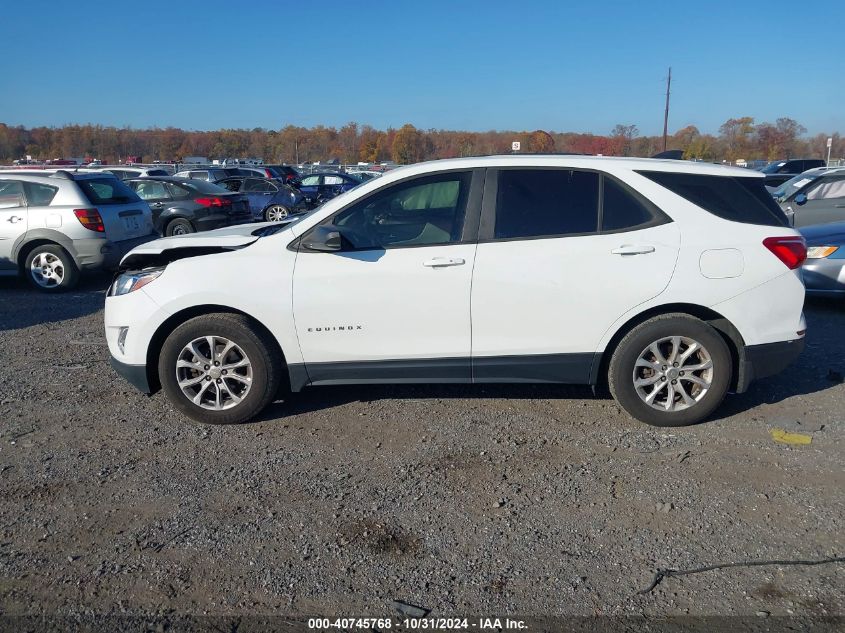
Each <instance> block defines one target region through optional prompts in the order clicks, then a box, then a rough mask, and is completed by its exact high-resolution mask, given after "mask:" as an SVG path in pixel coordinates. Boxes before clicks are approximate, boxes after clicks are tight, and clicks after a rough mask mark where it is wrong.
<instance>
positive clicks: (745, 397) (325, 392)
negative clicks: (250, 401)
mask: <svg viewBox="0 0 845 633" xmlns="http://www.w3.org/2000/svg"><path fill="white" fill-rule="evenodd" d="M805 314H806V318H807V329H808V334H807V347H806V349H805V350H804V352H803V353H802V354H801V356H800V357H799V358H798V359H797V360H796V361H795V362H794V363H793V364H792V365H790V366H789V367H788V368H787V369H785V370H784V371H783V372H782V373H780V374H778V375H776V376H772V377H770V378H765V379H763V380H760V381H757V382H754V383H752V385H751V387H750V388H749V390H748V391H747V392H745V393H742V394H731V395H729V396H728V397H727V398H726V399H725V402H724V403H723V404H722V406H721V407H719V409H717V411H716V413H715V414H714V415H713V416H711V417H710V418H709V419H708V420H706V421H705V422H704V424H706V423H707V422H714V421H717V420H722V419H725V418H729V417H731V416H734V415H737V414H741V413H743V412H745V411H748V410H750V409H753V408H755V407H758V406H760V405H763V404H774V403H778V402H781V401H783V400H786V399H788V398H792V397H796V396H803V395H809V394H812V393H816V392H820V391H825V390H827V389H831V388H833V387H835V386H837V385H838V384H839V383H840V382H841V381H842V375H843V374H845V337H843V336H842V335H841V333H842V332H845V304H843V302H839V301H829V300H820V299H810V300H808V301H807V305H806V306H805ZM439 399H444V400H452V399H503V400H560V399H567V400H598V401H610V400H611V396H610V393H609V391H608V389H607V388H606V387H602V386H599V387H597V388H596V390H595V391H593V389H592V388H591V387H588V386H584V385H554V384H484V385H455V384H451V385H449V384H444V385H422V384H421V385H354V386H342V387H341V386H338V387H328V386H325V387H308V388H306V389H304V390H303V391H302V392H301V393H297V394H294V395H293V396H292V397H291V398H289V399H288V400H286V401H284V402H277V403H275V404H273V405H271V406H270V407H268V408H267V409H265V411H264V412H263V413H262V414H261V416H260V417H259V418H258V419H257V420H256V421H269V420H273V419H277V418H285V417H287V416H290V415H297V414H303V413H311V412H314V411H321V410H324V409H330V408H332V407H337V406H342V405H345V404H349V403H352V402H376V401H379V400H439Z"/></svg>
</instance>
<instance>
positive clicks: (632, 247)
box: [610, 244, 654, 255]
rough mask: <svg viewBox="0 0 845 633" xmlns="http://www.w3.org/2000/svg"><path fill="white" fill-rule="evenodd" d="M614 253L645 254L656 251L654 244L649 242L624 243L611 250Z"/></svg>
mask: <svg viewBox="0 0 845 633" xmlns="http://www.w3.org/2000/svg"><path fill="white" fill-rule="evenodd" d="M610 252H611V253H613V254H614V255H645V254H647V253H653V252H654V246H649V245H648V244H623V245H622V246H620V247H619V248H614V249H613V250H612V251H610Z"/></svg>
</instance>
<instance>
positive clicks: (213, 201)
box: [194, 198, 232, 207]
mask: <svg viewBox="0 0 845 633" xmlns="http://www.w3.org/2000/svg"><path fill="white" fill-rule="evenodd" d="M194 202H196V203H197V204H201V205H202V206H204V207H229V206H232V201H231V200H229V199H228V198H194Z"/></svg>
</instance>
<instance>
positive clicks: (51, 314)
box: [0, 273, 112, 332]
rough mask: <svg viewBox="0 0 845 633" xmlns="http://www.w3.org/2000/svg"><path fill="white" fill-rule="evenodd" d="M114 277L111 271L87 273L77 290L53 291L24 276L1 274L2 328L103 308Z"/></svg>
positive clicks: (12, 328) (6, 328) (36, 322)
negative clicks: (32, 283)
mask: <svg viewBox="0 0 845 633" xmlns="http://www.w3.org/2000/svg"><path fill="white" fill-rule="evenodd" d="M111 279H112V278H111V275H110V274H108V273H94V274H87V275H83V276H82V278H81V279H80V282H79V286H77V287H76V288H74V289H73V290H70V291H68V292H60V293H57V294H49V293H45V292H41V291H38V290H36V289H35V288H33V287H32V286H30V285H29V284H28V283H27V282H26V280H24V279H20V278H15V277H0V332H8V331H12V330H20V329H24V328H28V327H32V326H33V325H41V324H45V323H57V322H60V321H67V320H69V319H77V318H79V317H83V316H87V315H89V314H94V313H95V312H97V311H98V310H102V309H103V303H104V301H105V293H106V290H107V289H108V287H109V284H110V283H111Z"/></svg>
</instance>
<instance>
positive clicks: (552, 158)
mask: <svg viewBox="0 0 845 633" xmlns="http://www.w3.org/2000/svg"><path fill="white" fill-rule="evenodd" d="M473 167H572V168H575V169H577V168H581V169H602V168H621V169H628V170H632V171H634V170H640V171H667V172H675V173H685V174H702V175H709V176H734V177H745V178H764V177H765V176H764V175H763V174H762V173H760V172H757V171H753V170H749V169H745V168H743V167H730V166H727V165H716V164H713V163H700V162H693V161H686V160H667V159H660V158H623V157H619V156H583V155H580V154H522V155H519V154H514V155H501V156H478V157H473V158H446V159H441V160H432V161H427V162H424V163H416V164H414V165H407V166H405V167H398V168H396V169H392V170H390V171H388V172H386V173H385V176H384V178H382V179H381V180H382V182H381V185H383V184H384V180H386V179H389V180H394V179H396V180H398V179H401V178H405V177H407V176H413V175H415V174H424V173H429V172H434V171H445V170H449V169H471V168H473Z"/></svg>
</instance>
